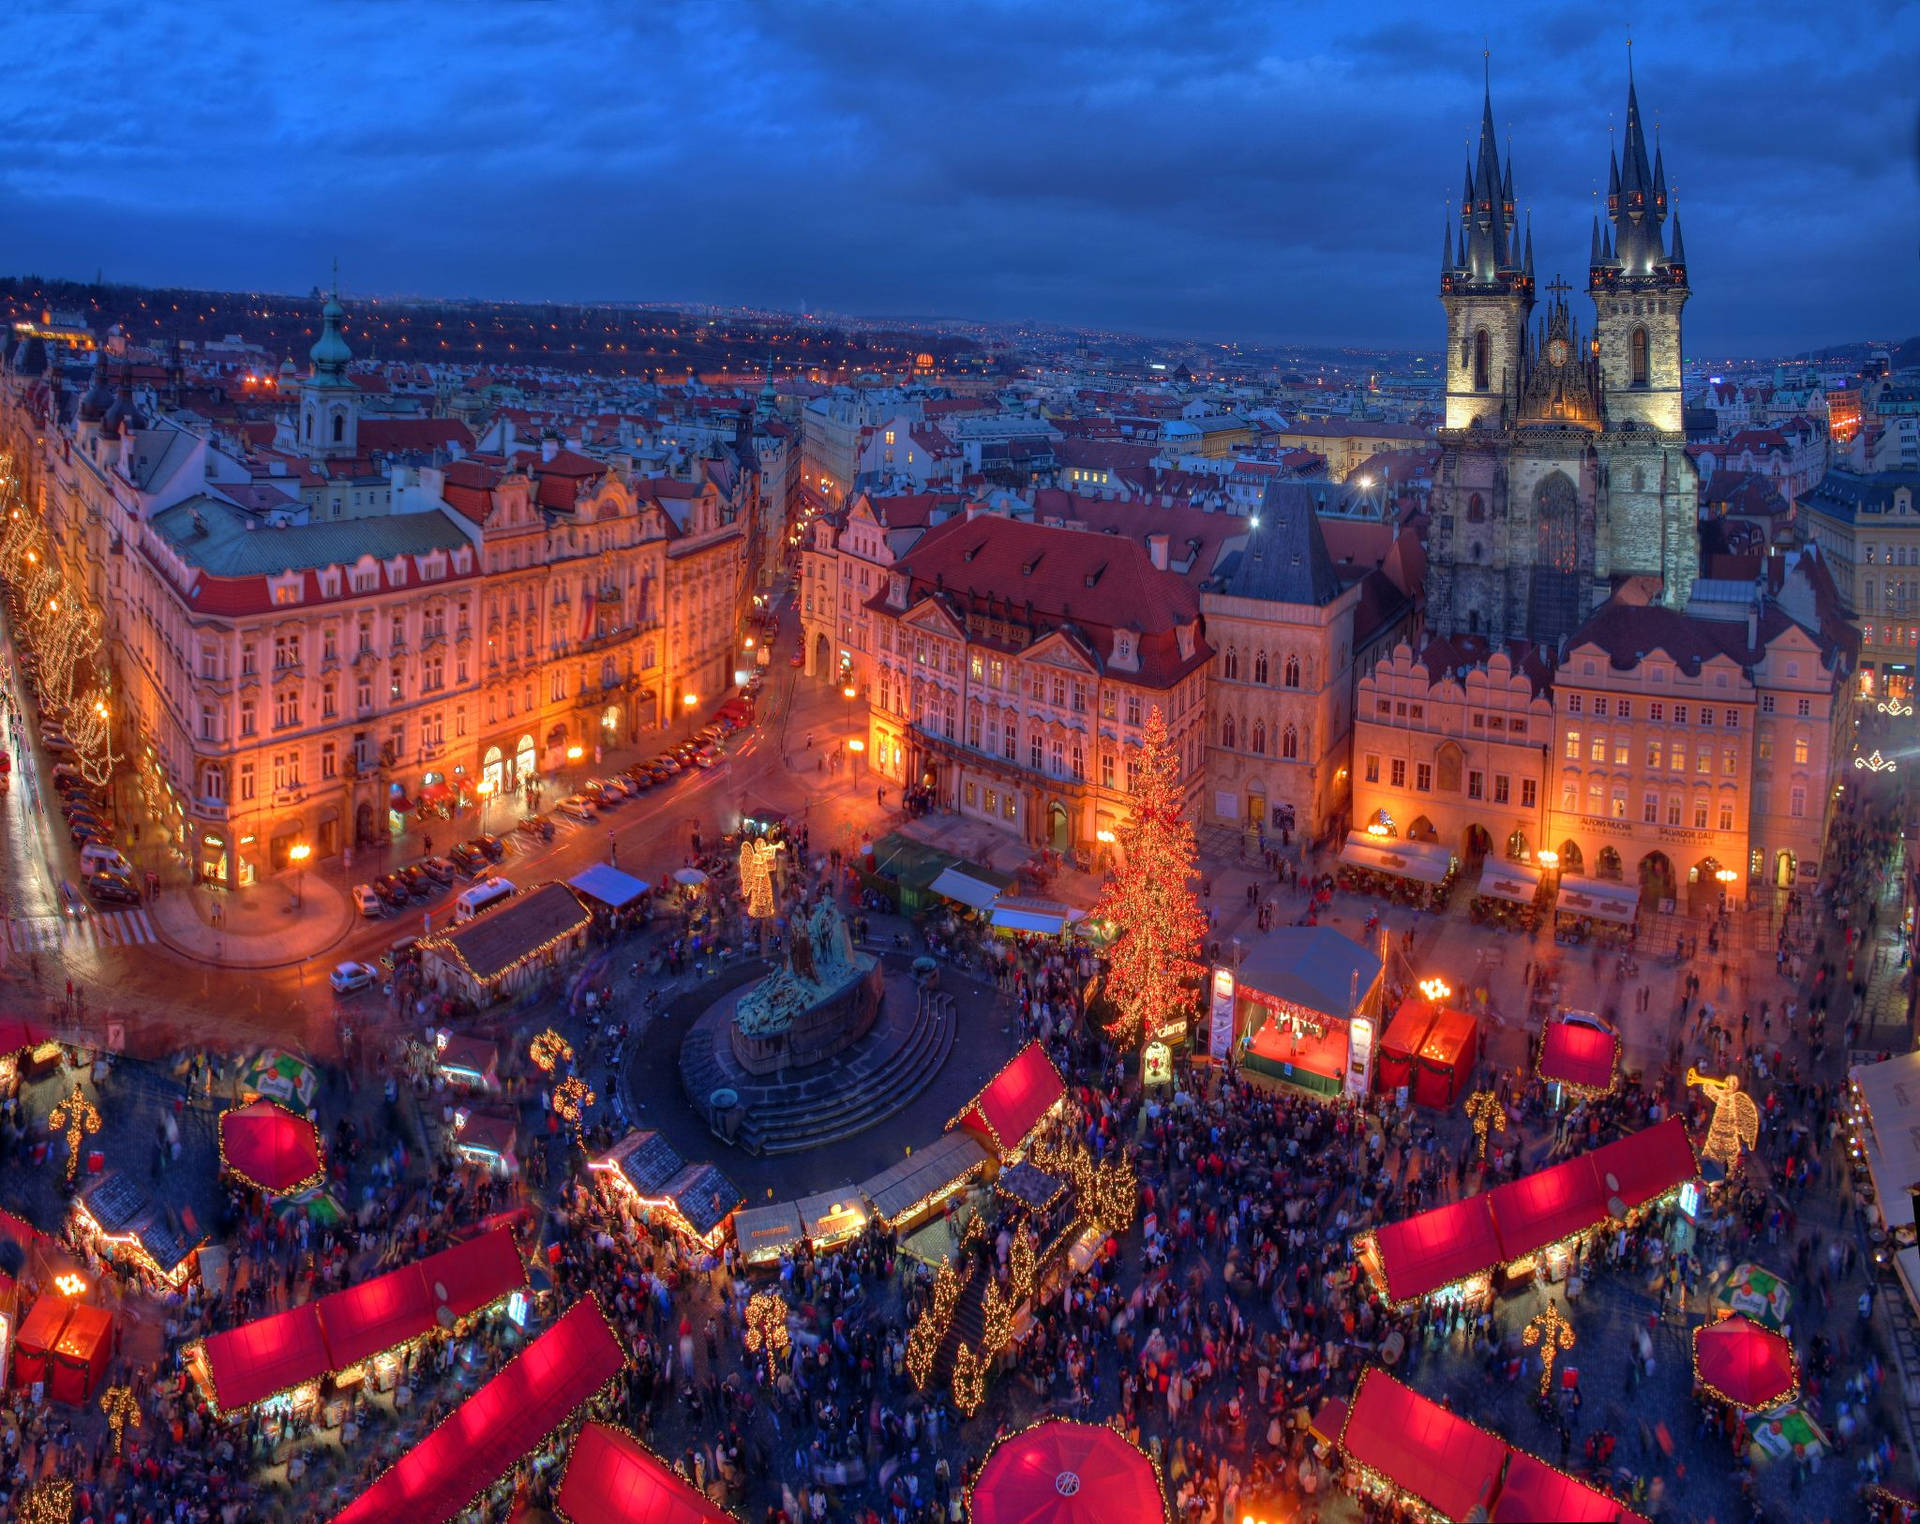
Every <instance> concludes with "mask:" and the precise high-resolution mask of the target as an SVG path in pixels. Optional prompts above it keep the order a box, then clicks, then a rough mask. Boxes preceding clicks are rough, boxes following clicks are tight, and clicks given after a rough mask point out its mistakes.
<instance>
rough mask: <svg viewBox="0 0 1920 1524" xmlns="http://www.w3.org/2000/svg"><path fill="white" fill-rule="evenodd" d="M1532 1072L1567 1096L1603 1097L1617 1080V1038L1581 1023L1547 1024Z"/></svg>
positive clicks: (1618, 1043)
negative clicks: (1567, 1094) (1564, 1092)
mask: <svg viewBox="0 0 1920 1524" xmlns="http://www.w3.org/2000/svg"><path fill="white" fill-rule="evenodd" d="M1534 1072H1535V1073H1537V1074H1538V1075H1539V1076H1540V1078H1541V1079H1543V1080H1544V1081H1546V1082H1547V1083H1548V1084H1549V1085H1559V1086H1560V1087H1561V1088H1562V1089H1564V1090H1566V1091H1567V1092H1568V1093H1569V1094H1571V1095H1576V1096H1580V1097H1583V1098H1584V1097H1590V1096H1599V1095H1607V1094H1609V1093H1610V1092H1611V1091H1612V1090H1613V1087H1614V1086H1615V1084H1617V1083H1618V1082H1619V1079H1620V1038H1619V1036H1618V1034H1616V1033H1613V1032H1605V1031H1602V1030H1601V1029H1600V1028H1599V1027H1590V1026H1587V1025H1586V1024H1585V1023H1583V1022H1575V1021H1550V1022H1548V1023H1547V1028H1546V1032H1545V1033H1544V1034H1543V1035H1542V1037H1541V1039H1540V1057H1539V1060H1538V1061H1537V1063H1536V1064H1535V1066H1534Z"/></svg>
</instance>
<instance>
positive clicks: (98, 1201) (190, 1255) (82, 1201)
mask: <svg viewBox="0 0 1920 1524" xmlns="http://www.w3.org/2000/svg"><path fill="white" fill-rule="evenodd" d="M73 1225H74V1227H75V1229H76V1230H77V1231H78V1233H79V1235H80V1238H81V1240H82V1241H83V1242H85V1243H87V1244H89V1245H90V1246H91V1247H92V1248H93V1250H94V1252H95V1253H97V1254H99V1255H100V1256H101V1257H102V1258H103V1259H108V1260H115V1259H118V1258H119V1257H120V1256H123V1255H124V1256H126V1257H127V1258H129V1259H131V1260H132V1262H133V1263H134V1265H135V1266H136V1267H137V1268H138V1269H140V1270H142V1271H144V1272H145V1273H147V1274H149V1275H152V1276H155V1277H157V1278H158V1279H159V1280H161V1281H163V1282H165V1284H166V1285H168V1286H169V1287H178V1286H181V1285H184V1284H185V1283H186V1280H187V1277H188V1275H189V1274H191V1273H192V1270H193V1266H194V1250H196V1249H198V1248H199V1247H200V1245H201V1244H202V1243H204V1242H205V1241H206V1235H205V1234H204V1233H201V1232H199V1231H198V1229H197V1228H196V1227H194V1226H193V1224H192V1223H191V1222H189V1221H188V1220H186V1219H185V1218H184V1216H183V1218H182V1219H181V1220H180V1221H178V1222H176V1221H174V1220H173V1219H172V1218H170V1217H169V1216H168V1215H167V1212H166V1211H165V1209H164V1208H162V1207H160V1206H158V1205H156V1204H155V1203H154V1201H153V1200H152V1199H151V1198H150V1197H149V1196H148V1195H147V1193H146V1192H145V1191H144V1190H142V1189H141V1187H140V1186H139V1185H138V1184H137V1183H136V1182H135V1181H134V1179H133V1177H132V1176H131V1175H128V1174H127V1173H125V1172H124V1171H122V1170H113V1169H109V1170H103V1171H101V1172H100V1173H99V1174H97V1175H94V1176H92V1177H91V1178H90V1179H89V1180H88V1181H87V1182H86V1183H85V1184H84V1185H83V1186H81V1188H80V1194H79V1195H78V1196H76V1197H75V1198H74V1202H73Z"/></svg>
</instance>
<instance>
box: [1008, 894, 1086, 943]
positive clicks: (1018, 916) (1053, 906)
mask: <svg viewBox="0 0 1920 1524" xmlns="http://www.w3.org/2000/svg"><path fill="white" fill-rule="evenodd" d="M1086 914H1087V913H1086V911H1084V910H1075V909H1074V908H1073V907H1072V906H1071V905H1062V904H1060V903H1059V902H1058V901H1057V900H1035V899H1023V898H1015V897H1012V896H1007V895H1002V896H1001V897H1000V898H998V899H996V900H995V901H994V902H993V927H994V929H995V930H996V931H1026V932H1032V933H1033V934H1035V935H1036V936H1044V937H1057V936H1059V935H1060V933H1061V932H1063V931H1065V930H1066V929H1067V927H1069V926H1071V925H1072V924H1073V923H1074V922H1076V921H1082V920H1085V919H1086Z"/></svg>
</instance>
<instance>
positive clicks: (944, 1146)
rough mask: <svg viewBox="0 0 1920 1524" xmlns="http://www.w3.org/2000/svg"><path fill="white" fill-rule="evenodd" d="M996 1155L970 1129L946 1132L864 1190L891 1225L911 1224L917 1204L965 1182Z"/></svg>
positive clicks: (889, 1166) (870, 1201)
mask: <svg viewBox="0 0 1920 1524" xmlns="http://www.w3.org/2000/svg"><path fill="white" fill-rule="evenodd" d="M992 1157H993V1156H992V1155H991V1154H989V1153H988V1152H987V1150H986V1147H985V1145H983V1144H982V1143H981V1141H980V1140H979V1139H978V1138H976V1137H975V1136H974V1135H973V1134H972V1133H970V1132H947V1133H942V1134H941V1135H940V1136H939V1137H937V1138H935V1139H934V1140H933V1141H932V1142H931V1143H929V1144H928V1145H927V1146H926V1147H925V1148H916V1149H915V1150H914V1151H913V1152H912V1153H910V1154H909V1155H907V1157H906V1158H904V1159H902V1160H900V1161H899V1162H898V1163H896V1164H890V1165H888V1166H887V1167H886V1168H885V1169H883V1170H882V1171H880V1173H879V1174H877V1175H875V1176H873V1178H872V1179H870V1180H868V1181H866V1182H865V1183H864V1184H862V1185H861V1187H860V1194H861V1195H862V1196H865V1197H866V1198H867V1201H868V1202H869V1203H870V1204H871V1205H872V1207H873V1215H874V1216H875V1217H877V1218H879V1219H880V1221H881V1222H883V1223H885V1224H886V1225H887V1226H888V1227H892V1226H894V1225H895V1224H896V1223H899V1222H901V1221H902V1220H905V1221H907V1222H908V1223H909V1224H910V1223H911V1221H912V1218H913V1216H914V1214H915V1208H917V1207H920V1206H921V1205H922V1204H923V1203H925V1202H928V1201H930V1200H933V1199H935V1198H937V1197H939V1196H941V1195H943V1194H944V1193H946V1192H948V1191H950V1190H952V1189H954V1188H955V1187H956V1186H958V1185H959V1184H961V1183H963V1182H965V1181H966V1180H968V1179H969V1178H971V1177H972V1176H973V1175H975V1174H977V1173H978V1172H979V1170H980V1167H981V1166H982V1165H984V1164H985V1163H986V1162H987V1161H988V1160H989V1159H990V1158H992Z"/></svg>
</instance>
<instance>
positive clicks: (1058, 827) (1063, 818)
mask: <svg viewBox="0 0 1920 1524" xmlns="http://www.w3.org/2000/svg"><path fill="white" fill-rule="evenodd" d="M1047 845H1048V846H1050V847H1052V848H1053V850H1054V851H1056V852H1065V851H1067V850H1068V849H1069V848H1070V847H1072V845H1073V827H1072V825H1071V824H1070V822H1069V817H1068V815H1067V807H1066V806H1065V805H1064V804H1062V803H1061V802H1060V801H1059V800H1058V799H1053V800H1049V801H1048V803H1047Z"/></svg>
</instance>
